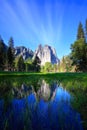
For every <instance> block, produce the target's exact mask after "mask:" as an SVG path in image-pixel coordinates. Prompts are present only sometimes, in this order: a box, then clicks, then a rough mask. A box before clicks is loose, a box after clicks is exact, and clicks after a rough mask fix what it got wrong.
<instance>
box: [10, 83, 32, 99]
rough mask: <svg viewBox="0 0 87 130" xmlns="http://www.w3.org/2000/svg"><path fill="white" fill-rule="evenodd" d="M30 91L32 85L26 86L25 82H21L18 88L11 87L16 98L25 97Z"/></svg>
mask: <svg viewBox="0 0 87 130" xmlns="http://www.w3.org/2000/svg"><path fill="white" fill-rule="evenodd" d="M32 92H33V86H26V85H25V84H22V85H21V88H20V89H18V88H17V87H15V88H12V94H13V96H15V97H16V98H22V97H26V96H28V95H29V94H31V93H32Z"/></svg>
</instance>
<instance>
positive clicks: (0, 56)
mask: <svg viewBox="0 0 87 130" xmlns="http://www.w3.org/2000/svg"><path fill="white" fill-rule="evenodd" d="M5 58H6V51H5V44H4V41H3V39H2V38H1V36H0V70H4V66H5V60H6V59H5Z"/></svg>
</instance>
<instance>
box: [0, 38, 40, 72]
mask: <svg viewBox="0 0 87 130" xmlns="http://www.w3.org/2000/svg"><path fill="white" fill-rule="evenodd" d="M0 71H26V72H28V71H35V72H38V71H40V60H39V58H38V57H37V56H36V57H35V58H34V59H33V60H31V61H30V63H29V62H25V61H24V59H23V57H22V56H21V55H20V56H18V57H15V48H14V40H13V37H10V39H9V41H8V46H6V44H5V43H4V40H3V39H2V38H1V36H0Z"/></svg>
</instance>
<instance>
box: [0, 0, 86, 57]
mask: <svg viewBox="0 0 87 130" xmlns="http://www.w3.org/2000/svg"><path fill="white" fill-rule="evenodd" d="M86 18H87V2H86V0H0V35H1V36H2V38H3V39H4V41H5V43H6V44H7V43H8V40H9V38H10V36H12V37H13V38H14V45H15V46H21V45H23V46H26V47H28V48H30V49H32V50H33V51H34V50H35V49H36V48H37V46H38V45H39V44H42V45H45V44H48V45H51V46H52V47H54V48H55V49H56V52H57V56H58V57H59V58H61V57H62V56H64V55H67V54H69V53H70V44H71V43H73V42H74V41H75V40H76V34H77V27H78V24H79V22H80V21H81V22H82V23H83V24H84V25H85V20H86Z"/></svg>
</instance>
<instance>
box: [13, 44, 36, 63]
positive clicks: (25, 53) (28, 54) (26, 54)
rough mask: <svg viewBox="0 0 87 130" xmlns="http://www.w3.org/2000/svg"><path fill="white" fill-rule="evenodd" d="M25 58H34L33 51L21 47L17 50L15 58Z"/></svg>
mask: <svg viewBox="0 0 87 130" xmlns="http://www.w3.org/2000/svg"><path fill="white" fill-rule="evenodd" d="M21 55H22V56H23V59H24V60H26V59H27V58H32V57H33V55H34V53H33V51H32V50H30V49H27V48H26V47H24V46H19V47H16V48H15V56H21Z"/></svg>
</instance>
